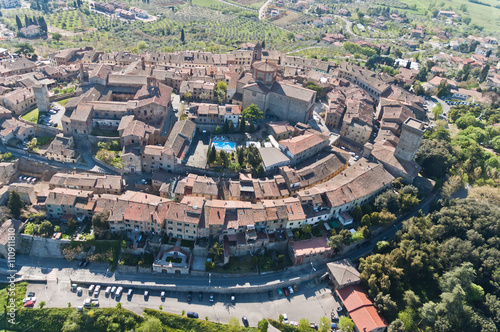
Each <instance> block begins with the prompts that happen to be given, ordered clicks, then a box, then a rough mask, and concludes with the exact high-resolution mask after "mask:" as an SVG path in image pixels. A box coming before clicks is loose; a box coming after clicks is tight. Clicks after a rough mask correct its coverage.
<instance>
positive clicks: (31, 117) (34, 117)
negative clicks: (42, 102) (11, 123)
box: [21, 107, 39, 123]
mask: <svg viewBox="0 0 500 332" xmlns="http://www.w3.org/2000/svg"><path fill="white" fill-rule="evenodd" d="M38 115H39V112H38V107H37V108H35V109H34V110H32V111H29V112H28V113H26V114H24V115H23V116H21V119H23V120H26V121H30V122H33V123H38Z"/></svg>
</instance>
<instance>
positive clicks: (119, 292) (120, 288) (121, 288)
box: [116, 287, 123, 297]
mask: <svg viewBox="0 0 500 332" xmlns="http://www.w3.org/2000/svg"><path fill="white" fill-rule="evenodd" d="M122 291H123V287H118V289H117V290H116V297H120V296H121V295H122Z"/></svg>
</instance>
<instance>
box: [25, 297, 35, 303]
mask: <svg viewBox="0 0 500 332" xmlns="http://www.w3.org/2000/svg"><path fill="white" fill-rule="evenodd" d="M29 301H33V302H36V297H34V296H27V297H25V298H24V299H23V303H26V302H29Z"/></svg>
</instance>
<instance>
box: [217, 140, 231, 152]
mask: <svg viewBox="0 0 500 332" xmlns="http://www.w3.org/2000/svg"><path fill="white" fill-rule="evenodd" d="M212 144H213V145H214V146H215V149H216V150H224V151H229V152H231V151H234V150H236V143H235V142H220V141H213V142H212Z"/></svg>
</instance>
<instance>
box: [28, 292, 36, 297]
mask: <svg viewBox="0 0 500 332" xmlns="http://www.w3.org/2000/svg"><path fill="white" fill-rule="evenodd" d="M27 296H28V297H33V296H35V292H28V295H27Z"/></svg>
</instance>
